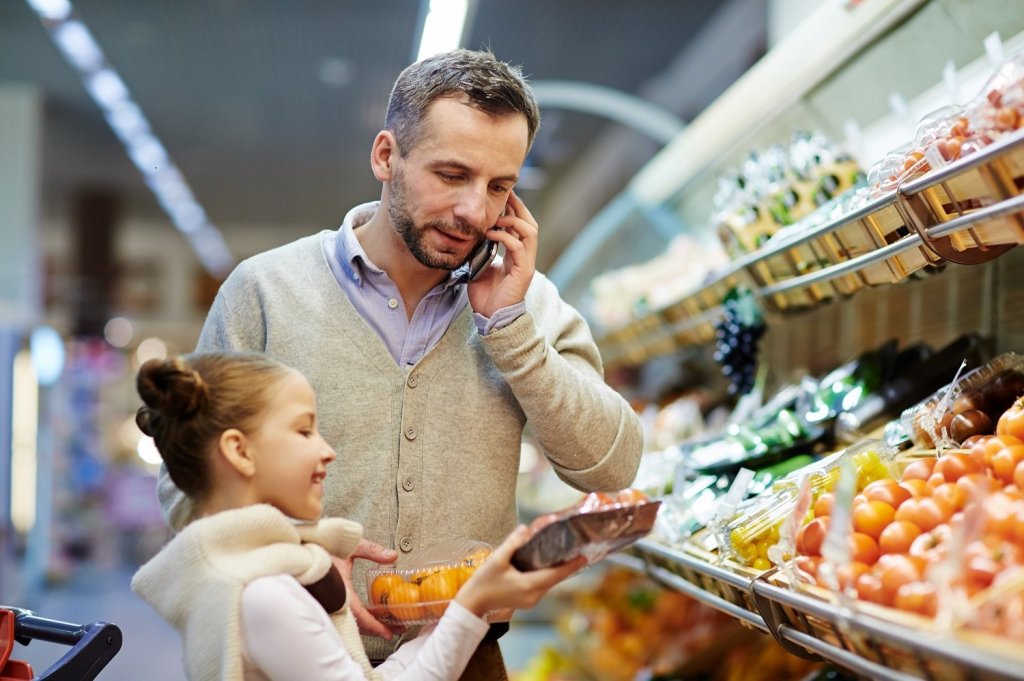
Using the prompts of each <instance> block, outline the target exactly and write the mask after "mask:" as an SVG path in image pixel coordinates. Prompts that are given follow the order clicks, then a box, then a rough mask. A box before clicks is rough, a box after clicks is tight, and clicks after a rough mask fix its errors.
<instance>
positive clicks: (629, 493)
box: [616, 488, 649, 506]
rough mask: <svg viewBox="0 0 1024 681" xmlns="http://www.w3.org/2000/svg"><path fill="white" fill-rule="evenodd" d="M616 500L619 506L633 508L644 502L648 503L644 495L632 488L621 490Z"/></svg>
mask: <svg viewBox="0 0 1024 681" xmlns="http://www.w3.org/2000/svg"><path fill="white" fill-rule="evenodd" d="M616 499H617V501H618V502H619V503H620V504H625V505H627V506H634V505H636V504H642V503H643V502H645V501H649V499H648V497H647V495H646V494H644V493H643V492H641V491H640V490H638V489H633V488H627V489H624V490H622V491H621V492H619V494H618V496H617V497H616Z"/></svg>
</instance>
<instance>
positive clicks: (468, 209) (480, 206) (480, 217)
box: [454, 187, 490, 229]
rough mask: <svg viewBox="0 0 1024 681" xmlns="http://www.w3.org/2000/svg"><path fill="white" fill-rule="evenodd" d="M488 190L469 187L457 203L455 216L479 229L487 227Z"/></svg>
mask: <svg viewBox="0 0 1024 681" xmlns="http://www.w3.org/2000/svg"><path fill="white" fill-rule="evenodd" d="M487 199H488V197H487V190H486V188H484V189H479V188H477V187H467V188H466V189H465V191H463V192H462V193H461V195H460V196H459V200H458V202H457V203H456V204H455V210H454V213H455V217H456V218H458V219H459V220H461V221H463V222H465V223H466V224H469V225H472V226H473V227H476V228H477V229H487V228H488V227H490V225H487V224H485V223H486V222H487V208H488V201H487Z"/></svg>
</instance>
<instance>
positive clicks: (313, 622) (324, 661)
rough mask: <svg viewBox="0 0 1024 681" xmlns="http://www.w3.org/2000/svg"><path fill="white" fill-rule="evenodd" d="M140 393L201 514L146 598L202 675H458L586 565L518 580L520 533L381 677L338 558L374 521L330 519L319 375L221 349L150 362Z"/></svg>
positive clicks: (148, 426)
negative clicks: (489, 639) (509, 620)
mask: <svg viewBox="0 0 1024 681" xmlns="http://www.w3.org/2000/svg"><path fill="white" fill-rule="evenodd" d="M138 390H139V394H140V395H141V397H142V399H143V401H144V402H145V406H143V407H141V408H140V409H139V412H138V415H137V417H136V420H137V422H138V424H139V427H140V428H141V429H142V431H143V432H144V433H146V434H148V435H151V436H152V437H153V438H154V440H155V442H156V446H157V448H158V449H159V451H160V454H161V456H162V457H163V460H164V463H165V464H166V465H167V469H168V471H169V473H170V475H171V478H172V479H173V480H174V483H175V484H176V485H177V486H178V487H179V488H180V489H181V490H182V491H183V492H185V493H186V494H187V495H189V497H191V498H192V499H193V500H194V501H195V503H196V508H197V513H196V520H194V521H193V522H191V523H190V524H189V525H188V526H186V527H185V528H184V529H183V530H182V531H181V533H180V534H178V535H177V536H176V537H175V538H174V539H173V540H172V541H171V542H170V543H169V544H168V545H167V546H166V547H164V549H163V550H161V551H160V553H159V554H157V555H156V556H155V557H154V558H153V559H152V560H151V561H149V562H148V563H146V564H145V565H144V566H142V568H140V569H139V571H138V573H136V575H135V577H134V578H133V579H132V589H133V590H134V591H135V592H136V593H138V594H139V595H140V596H141V597H142V598H143V599H145V600H146V601H147V602H148V603H149V604H150V605H151V606H153V608H154V609H155V610H156V611H157V612H159V613H160V615H161V616H162V617H164V618H165V619H166V620H168V621H169V622H170V623H171V624H172V625H173V626H174V627H175V628H177V629H178V630H179V631H180V632H181V634H182V639H183V643H184V657H185V668H186V672H187V675H188V677H189V678H190V679H193V680H196V681H198V680H201V679H210V680H213V679H224V680H235V679H246V680H263V679H304V680H310V681H316V680H320V679H339V680H340V679H364V678H373V679H376V678H380V679H417V680H425V679H455V678H458V676H459V675H460V674H461V673H462V671H463V669H464V668H465V666H466V663H467V662H468V660H469V658H470V656H471V655H472V653H473V651H474V649H475V648H476V646H477V645H478V644H479V642H480V641H481V639H482V638H483V636H484V634H485V633H486V631H487V629H488V624H487V622H486V621H485V620H484V619H483V617H484V614H485V613H487V612H488V611H489V610H498V609H502V608H521V607H531V606H532V605H534V604H535V603H536V602H537V601H538V600H539V599H540V597H541V596H543V595H544V594H545V593H546V592H547V591H548V589H550V588H551V587H552V586H554V585H555V584H556V583H558V582H559V581H561V580H562V579H564V578H566V577H568V576H569V575H571V574H572V573H573V572H575V571H576V570H578V569H579V568H581V567H582V566H583V565H584V564H585V563H586V561H585V559H583V558H580V559H577V560H576V561H574V562H571V563H567V564H565V565H562V566H559V567H554V568H549V569H547V570H538V571H536V572H528V573H522V572H519V571H518V570H516V569H515V568H513V567H512V565H511V563H510V559H511V556H512V553H513V552H514V551H515V549H516V548H518V547H519V546H521V545H522V544H523V543H524V542H525V541H526V539H527V532H526V530H525V528H523V527H519V528H517V529H516V530H515V531H514V532H513V533H512V534H511V535H510V536H509V537H508V539H506V540H505V542H504V543H502V544H501V546H499V547H497V548H496V549H495V550H494V553H493V554H492V555H491V557H490V558H489V559H488V560H487V561H486V562H485V563H484V564H483V565H482V566H481V567H480V568H478V569H477V570H476V572H475V573H474V574H473V576H472V577H471V578H470V579H469V580H468V581H467V582H466V583H465V584H464V585H463V586H462V588H461V589H460V590H459V591H458V594H457V595H456V597H455V599H454V601H453V602H452V603H451V604H450V605H449V606H448V608H447V610H446V611H445V613H444V616H443V617H442V618H441V620H440V622H438V624H437V626H436V627H435V628H432V630H431V631H430V632H429V633H424V634H423V635H421V636H419V637H417V638H416V639H414V640H413V641H411V642H410V643H408V644H406V645H405V646H403V647H402V648H400V649H399V650H398V651H397V652H396V653H395V654H394V655H392V656H391V657H390V658H389V659H388V660H387V661H386V662H385V663H384V664H383V665H381V666H380V667H378V668H377V669H372V668H371V666H370V664H369V662H368V661H367V658H366V653H365V651H364V650H363V647H362V643H361V641H360V638H359V633H358V630H357V627H356V624H355V620H354V619H353V617H352V615H351V613H350V612H349V609H348V608H347V607H346V606H345V604H344V603H345V592H344V588H343V585H342V584H341V579H340V576H339V575H338V572H337V570H336V569H334V568H333V567H332V561H331V557H330V556H331V554H333V555H336V556H339V557H342V558H344V557H347V556H348V555H349V554H350V553H351V551H352V550H353V549H354V548H355V546H356V544H357V543H358V541H359V539H360V537H361V534H362V528H361V527H360V526H359V525H358V524H357V523H355V522H351V521H348V520H343V519H339V518H332V519H324V520H318V519H319V518H320V513H321V498H322V496H323V481H324V478H325V477H326V475H327V464H328V463H330V462H331V461H333V460H334V458H335V453H334V450H333V449H331V447H330V445H328V444H327V443H326V442H325V441H324V439H323V438H322V437H321V436H320V433H319V432H318V431H317V416H316V400H315V397H314V395H313V389H312V388H311V387H310V385H309V382H308V381H307V380H306V378H305V377H304V376H303V375H302V374H300V373H298V372H297V371H294V370H292V369H290V368H287V367H285V366H284V365H283V364H280V363H278V362H276V361H274V360H272V359H269V358H268V357H266V356H264V355H256V354H222V353H210V354H197V355H191V356H186V357H178V358H174V359H168V360H151V361H149V362H146V363H145V364H144V365H143V366H142V368H141V370H140V371H139V376H138ZM341 474H343V472H342V473H341ZM297 521H298V522H297ZM303 521H304V522H303Z"/></svg>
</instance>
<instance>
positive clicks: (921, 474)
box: [903, 457, 935, 482]
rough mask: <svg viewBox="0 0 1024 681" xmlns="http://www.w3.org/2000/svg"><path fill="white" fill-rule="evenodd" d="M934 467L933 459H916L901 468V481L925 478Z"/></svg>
mask: <svg viewBox="0 0 1024 681" xmlns="http://www.w3.org/2000/svg"><path fill="white" fill-rule="evenodd" d="M934 469H935V459H932V458H930V457H929V458H927V459H918V460H917V461H914V462H911V463H910V464H909V465H908V466H907V467H906V468H905V469H903V481H904V482H905V481H907V480H927V479H928V478H929V477H931V474H932V471H933V470H934Z"/></svg>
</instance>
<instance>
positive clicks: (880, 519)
mask: <svg viewBox="0 0 1024 681" xmlns="http://www.w3.org/2000/svg"><path fill="white" fill-rule="evenodd" d="M895 515H896V509H894V508H893V507H892V506H890V505H889V504H887V503H885V502H883V501H867V502H864V503H863V504H861V505H860V506H857V507H856V508H854V509H853V529H854V530H855V531H857V532H863V533H864V534H866V535H869V536H870V537H871V538H872V539H878V535H880V534H882V530H884V529H885V526H886V525H888V524H889V523H891V522H892V519H893V516H895Z"/></svg>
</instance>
